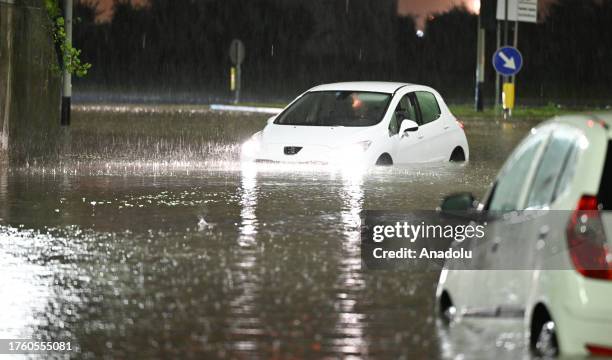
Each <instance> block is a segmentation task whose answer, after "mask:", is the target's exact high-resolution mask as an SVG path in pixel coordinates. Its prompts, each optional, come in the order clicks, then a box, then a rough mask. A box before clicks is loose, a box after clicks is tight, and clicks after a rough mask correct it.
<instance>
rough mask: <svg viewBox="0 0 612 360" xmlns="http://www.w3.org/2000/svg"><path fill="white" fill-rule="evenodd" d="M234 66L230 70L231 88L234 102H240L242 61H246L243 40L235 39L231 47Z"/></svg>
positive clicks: (231, 58)
mask: <svg viewBox="0 0 612 360" xmlns="http://www.w3.org/2000/svg"><path fill="white" fill-rule="evenodd" d="M229 56H230V60H231V61H232V65H233V66H232V68H231V70H230V90H231V91H233V92H234V103H235V104H237V103H239V102H240V89H241V87H242V69H241V66H242V62H243V61H244V56H245V48H244V43H243V42H242V41H241V40H238V39H234V40H232V43H231V45H230V49H229Z"/></svg>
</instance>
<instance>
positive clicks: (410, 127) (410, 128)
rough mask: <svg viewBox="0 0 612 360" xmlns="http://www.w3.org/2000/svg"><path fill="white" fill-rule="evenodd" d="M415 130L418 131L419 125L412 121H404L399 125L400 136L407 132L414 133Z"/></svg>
mask: <svg viewBox="0 0 612 360" xmlns="http://www.w3.org/2000/svg"><path fill="white" fill-rule="evenodd" d="M417 130H419V124H417V123H416V122H415V121H412V120H408V119H404V121H402V125H400V134H401V136H404V134H405V133H407V132H415V131H417Z"/></svg>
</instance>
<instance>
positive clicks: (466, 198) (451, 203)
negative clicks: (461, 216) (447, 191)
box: [440, 193, 476, 212]
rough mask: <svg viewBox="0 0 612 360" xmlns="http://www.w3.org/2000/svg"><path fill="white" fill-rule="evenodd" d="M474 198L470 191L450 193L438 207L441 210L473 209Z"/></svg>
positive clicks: (458, 210)
mask: <svg viewBox="0 0 612 360" xmlns="http://www.w3.org/2000/svg"><path fill="white" fill-rule="evenodd" d="M475 203H476V199H475V198H474V195H472V194H471V193H458V194H452V195H449V196H447V197H445V198H444V200H442V204H441V205H440V209H441V210H442V212H460V211H468V210H474V209H475V206H474V204H475Z"/></svg>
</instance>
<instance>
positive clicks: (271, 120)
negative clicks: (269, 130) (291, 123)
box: [267, 116, 276, 125]
mask: <svg viewBox="0 0 612 360" xmlns="http://www.w3.org/2000/svg"><path fill="white" fill-rule="evenodd" d="M274 120H276V116H272V117H271V118H269V119H268V122H267V124H268V125H270V124H272V123H273V122H274Z"/></svg>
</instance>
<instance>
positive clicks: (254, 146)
mask: <svg viewBox="0 0 612 360" xmlns="http://www.w3.org/2000/svg"><path fill="white" fill-rule="evenodd" d="M261 138H262V133H261V131H260V132H258V133H255V134H254V135H253V136H251V138H250V139H249V140H247V141H245V142H244V143H243V144H242V149H241V151H242V155H246V156H255V155H256V154H257V152H258V151H259V149H261Z"/></svg>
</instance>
